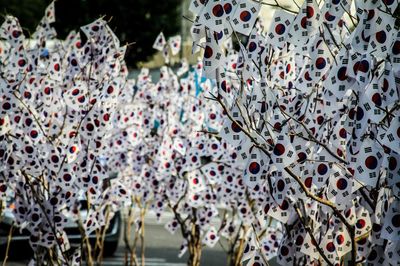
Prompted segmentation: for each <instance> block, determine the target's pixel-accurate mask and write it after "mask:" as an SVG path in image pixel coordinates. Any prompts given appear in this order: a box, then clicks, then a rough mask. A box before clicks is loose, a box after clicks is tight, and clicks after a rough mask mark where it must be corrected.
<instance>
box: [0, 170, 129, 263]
mask: <svg viewBox="0 0 400 266" xmlns="http://www.w3.org/2000/svg"><path fill="white" fill-rule="evenodd" d="M115 177H116V175H113V176H110V178H107V179H106V180H104V183H103V189H105V188H106V187H107V186H109V185H110V183H109V182H110V180H111V179H113V178H115ZM13 198H14V196H13V195H10V197H9V199H13ZM6 206H7V207H6V208H5V209H4V210H3V212H2V213H1V217H0V251H2V250H3V251H4V250H6V245H7V241H8V235H9V233H10V229H11V226H12V224H14V221H15V218H14V214H13V209H14V208H15V205H14V203H13V202H12V200H9V201H8V202H7V203H6ZM78 206H79V207H78V208H79V214H80V217H81V220H84V218H85V217H86V215H87V207H88V206H87V201H86V200H80V201H79V204H78ZM66 218H67V224H66V226H65V227H64V231H65V233H66V234H67V236H68V240H69V242H70V244H71V246H80V245H81V241H82V235H81V232H80V230H79V225H78V223H77V222H76V221H75V220H74V219H72V216H70V217H66ZM121 220H122V218H121V212H120V211H117V212H116V213H115V215H114V216H113V218H112V219H111V221H110V224H109V226H108V228H107V229H106V233H105V238H104V249H103V255H104V256H112V255H113V254H114V253H115V251H116V250H117V248H118V241H119V238H120V233H121V226H122V221H121ZM29 236H30V232H29V231H28V230H27V229H22V230H21V228H18V227H15V228H14V230H13V233H12V239H11V245H19V244H28V245H29ZM89 240H90V243H91V245H92V246H93V247H94V245H95V242H96V235H95V232H93V233H92V234H90V235H89ZM0 253H1V252H0Z"/></svg>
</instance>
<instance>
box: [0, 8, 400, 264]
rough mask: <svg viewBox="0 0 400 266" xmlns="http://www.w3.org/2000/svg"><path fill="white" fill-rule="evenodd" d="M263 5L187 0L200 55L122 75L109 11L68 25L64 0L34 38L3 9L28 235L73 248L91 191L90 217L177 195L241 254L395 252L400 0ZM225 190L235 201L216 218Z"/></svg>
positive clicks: (1, 149)
mask: <svg viewBox="0 0 400 266" xmlns="http://www.w3.org/2000/svg"><path fill="white" fill-rule="evenodd" d="M278 3H279V2H278ZM261 4H262V3H261V2H259V1H251V0H223V1H214V0H209V1H198V0H193V1H192V2H191V5H190V11H191V12H193V13H194V15H195V20H194V24H193V26H192V28H191V34H192V37H193V41H194V44H193V51H194V52H195V51H198V50H200V49H202V51H203V58H202V59H201V60H199V62H198V63H197V64H196V65H195V66H193V67H189V65H188V63H187V62H186V61H182V63H181V67H180V69H178V70H177V72H176V73H174V72H173V71H172V70H171V69H170V68H169V67H166V66H165V67H162V68H161V69H160V77H159V79H158V80H157V82H153V81H152V78H151V76H150V73H149V70H148V69H142V71H141V73H140V74H139V76H138V78H137V80H136V81H135V80H132V79H128V78H127V74H128V73H127V68H126V66H125V63H124V61H123V56H124V53H125V49H126V47H125V46H121V45H120V43H119V41H118V39H117V38H116V36H115V35H114V33H113V32H112V31H111V30H110V28H109V27H108V26H107V23H106V22H105V21H103V20H102V19H99V20H96V21H95V22H93V23H91V24H89V25H86V26H83V27H82V28H81V31H82V33H83V34H85V35H86V38H81V36H80V34H78V33H75V32H72V33H71V34H70V35H69V36H68V37H67V38H66V40H64V41H60V40H57V39H56V38H55V32H54V30H53V28H52V27H51V24H52V23H53V22H54V4H51V5H50V6H49V7H48V9H47V10H46V15H45V17H44V18H43V19H42V20H41V22H40V24H39V26H38V28H37V31H36V32H35V33H34V34H33V39H29V40H28V39H26V38H25V37H24V35H23V31H22V29H21V26H20V25H19V23H18V20H17V19H16V18H14V17H11V16H7V17H6V18H5V22H4V24H3V25H2V26H1V28H0V36H1V38H2V39H3V40H4V41H2V42H0V46H1V49H0V60H1V61H0V62H1V64H0V72H1V79H0V82H1V84H2V85H1V86H0V90H1V96H2V97H1V98H0V125H1V127H0V139H1V143H0V156H1V161H2V162H3V163H2V164H1V165H0V167H1V171H0V172H1V174H0V198H1V199H6V198H7V197H9V196H12V194H13V195H14V197H15V209H14V214H15V218H16V223H17V224H18V225H19V226H21V227H23V228H26V229H27V230H28V231H29V232H30V234H31V238H30V242H31V245H32V246H33V247H34V248H37V247H38V246H44V247H54V246H55V245H58V244H60V243H62V245H61V246H59V247H60V248H59V252H62V251H66V250H68V249H69V247H68V241H67V238H66V236H65V233H64V227H65V225H66V222H67V217H71V216H72V217H75V219H79V215H78V214H77V212H76V210H77V209H78V207H79V206H77V205H78V204H79V199H80V197H81V196H84V197H86V198H87V200H88V201H89V202H90V203H91V204H90V209H89V210H88V216H87V217H86V218H85V220H84V221H83V223H82V224H83V226H84V229H85V232H86V234H90V233H91V232H93V231H94V230H96V229H98V228H100V227H101V226H104V225H106V224H107V220H106V217H107V215H106V210H107V209H109V208H108V207H107V206H111V211H112V212H114V211H116V210H117V209H118V208H121V207H123V206H132V205H133V204H140V205H141V206H150V208H151V209H152V210H153V211H155V212H156V213H157V215H158V216H159V217H161V215H162V213H163V211H165V210H167V209H172V210H173V211H174V214H175V216H174V218H173V219H172V220H170V221H168V222H167V223H166V225H165V227H166V229H167V230H169V231H170V232H171V233H174V232H176V231H177V230H178V229H179V227H181V226H184V227H185V228H189V227H190V226H191V225H192V224H191V223H193V222H194V223H195V224H196V225H197V226H198V227H199V230H200V236H201V239H202V241H203V243H204V244H205V245H207V246H209V247H213V246H214V245H215V244H216V243H217V242H218V240H219V239H220V238H221V237H224V238H228V239H235V238H236V236H238V237H239V238H240V239H244V240H246V243H245V248H244V253H243V254H242V261H243V262H245V261H249V263H252V264H256V265H266V264H267V263H266V261H267V260H269V259H271V258H273V257H277V261H278V263H280V264H281V265H289V264H293V262H294V261H296V262H297V263H300V262H302V263H304V264H307V265H308V264H313V263H316V262H317V261H320V262H323V263H326V264H333V265H336V264H341V263H342V262H343V260H344V258H345V256H349V257H352V256H354V255H353V254H355V257H352V259H353V261H362V262H365V263H367V264H369V265H375V264H377V263H380V264H384V265H395V264H396V263H397V262H398V261H399V259H400V258H399V255H398V254H399V253H400V251H399V249H400V247H399V244H398V243H399V237H400V235H399V234H400V233H399V232H400V229H399V228H400V227H399V220H400V218H399V217H400V216H399V215H400V209H399V208H400V206H399V204H400V201H399V196H400V190H399V187H400V186H399V183H400V180H399V176H400V166H399V160H400V155H399V153H400V146H399V143H400V133H399V132H400V129H399V127H400V120H399V119H398V116H399V87H400V85H399V75H400V73H399V72H400V67H399V63H400V61H399V59H398V54H399V53H400V50H399V49H400V46H399V43H400V40H399V36H400V35H399V32H398V30H397V29H396V28H395V27H394V25H395V16H394V15H393V13H394V12H395V10H396V8H397V5H398V2H397V1H396V0H395V1H382V2H380V1H363V0H361V1H355V2H354V3H351V2H350V1H334V0H332V1H331V0H326V1H322V2H320V1H315V0H306V1H304V3H303V4H302V6H301V7H300V8H299V10H298V12H292V13H291V12H289V11H290V10H289V11H288V10H287V9H286V10H276V11H275V13H274V16H273V20H272V23H271V25H270V27H269V29H268V31H267V32H265V30H264V28H263V27H262V23H261V22H260V20H259V19H258V18H257V16H258V13H259V11H260V8H261ZM352 5H354V6H355V10H356V13H354V14H353V12H352V9H351V6H352ZM346 16H347V17H348V19H344V17H346ZM349 23H350V24H349ZM353 23H354V25H353ZM243 38H244V39H246V41H245V42H243V41H242V39H243ZM232 40H234V41H235V42H237V43H238V47H239V50H238V51H236V50H234V49H233V45H232ZM180 42H181V39H180V37H179V36H175V37H172V38H170V39H168V41H167V40H166V39H165V37H164V36H163V34H162V33H161V34H160V35H159V36H158V37H157V38H156V41H155V43H154V46H153V48H155V49H157V50H159V51H163V53H164V55H165V58H166V62H168V58H169V55H168V53H172V54H177V53H179V49H180V46H181V44H180ZM49 43H52V45H51V47H50V46H49ZM110 172H119V177H118V178H117V179H115V180H113V181H112V182H111V186H110V187H108V188H106V189H105V190H104V189H103V180H105V179H106V178H107V176H108V174H109V173H110ZM217 206H218V207H221V208H225V209H227V210H228V211H229V212H228V213H229V214H228V215H225V216H224V217H223V218H222V222H221V224H220V226H219V227H218V225H215V223H214V222H213V219H214V218H215V217H217V216H218V215H220V214H221V213H220V209H219V208H217ZM46 217H51V221H53V222H51V221H50V220H48V219H47V218H46ZM136 224H137V225H138V228H139V227H140V226H141V225H140V221H139V220H137V221H136ZM185 228H183V229H185ZM53 229H54V230H53ZM55 233H56V235H54V234H55ZM61 240H62V241H61ZM354 247H355V248H356V251H355V253H353V252H351V251H352V248H354ZM187 249H188V239H184V242H183V243H182V247H181V253H180V255H182V254H183V253H184V252H185V251H186V250H187ZM79 257H80V254H79V251H77V252H76V253H74V254H73V258H71V261H79V259H77V258H79ZM64 259H65V258H64Z"/></svg>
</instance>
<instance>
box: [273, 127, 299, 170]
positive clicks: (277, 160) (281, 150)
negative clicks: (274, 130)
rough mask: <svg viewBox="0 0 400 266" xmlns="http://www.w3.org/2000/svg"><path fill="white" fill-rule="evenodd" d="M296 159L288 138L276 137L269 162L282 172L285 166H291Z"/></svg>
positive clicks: (283, 135) (283, 136)
mask: <svg viewBox="0 0 400 266" xmlns="http://www.w3.org/2000/svg"><path fill="white" fill-rule="evenodd" d="M296 159H297V154H296V151H295V150H294V148H293V146H292V144H291V143H290V140H289V138H288V137H287V135H286V134H281V135H279V136H278V138H277V140H276V143H275V146H274V149H273V152H272V154H271V160H272V162H273V163H274V164H275V166H276V167H277V168H278V169H279V170H283V169H284V168H285V167H286V166H288V165H290V164H292V163H293V162H295V161H296Z"/></svg>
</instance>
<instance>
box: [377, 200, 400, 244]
mask: <svg viewBox="0 0 400 266" xmlns="http://www.w3.org/2000/svg"><path fill="white" fill-rule="evenodd" d="M381 232H382V233H381V238H383V239H387V240H390V241H397V242H398V241H399V237H400V201H399V200H394V201H393V202H392V203H391V204H390V207H389V210H388V212H387V213H386V216H385V221H384V223H383V228H382V231H381Z"/></svg>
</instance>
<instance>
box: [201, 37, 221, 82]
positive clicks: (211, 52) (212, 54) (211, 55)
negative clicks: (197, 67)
mask: <svg viewBox="0 0 400 266" xmlns="http://www.w3.org/2000/svg"><path fill="white" fill-rule="evenodd" d="M224 62H225V55H224V54H223V53H222V51H221V47H220V46H219V45H218V43H217V41H216V39H215V38H214V35H212V34H210V32H208V33H207V38H206V43H205V47H204V55H203V77H205V78H215V77H216V75H217V74H216V73H215V72H216V71H215V70H216V69H217V68H218V67H219V66H220V65H221V64H223V63H224Z"/></svg>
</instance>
